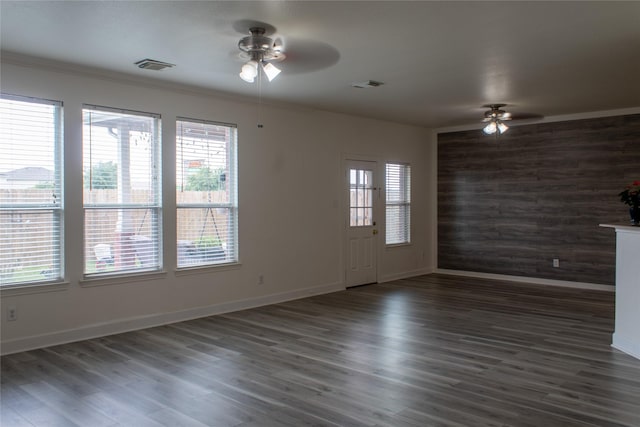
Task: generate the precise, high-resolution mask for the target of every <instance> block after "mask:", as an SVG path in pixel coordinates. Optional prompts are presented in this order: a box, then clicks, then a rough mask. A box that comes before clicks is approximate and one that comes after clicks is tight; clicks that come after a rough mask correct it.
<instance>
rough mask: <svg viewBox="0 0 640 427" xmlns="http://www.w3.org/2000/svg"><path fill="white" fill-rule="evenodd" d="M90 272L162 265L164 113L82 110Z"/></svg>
mask: <svg viewBox="0 0 640 427" xmlns="http://www.w3.org/2000/svg"><path fill="white" fill-rule="evenodd" d="M82 138H83V187H84V192H83V204H84V211H85V218H84V253H85V266H84V273H85V276H100V275H108V274H118V273H120V274H121V273H127V272H137V271H149V270H159V269H161V268H162V248H161V241H162V239H161V214H162V198H161V177H162V173H161V161H160V153H161V147H160V116H159V115H156V114H151V113H139V112H132V111H127V110H118V109H111V108H105V107H96V106H86V105H85V107H84V109H83V136H82Z"/></svg>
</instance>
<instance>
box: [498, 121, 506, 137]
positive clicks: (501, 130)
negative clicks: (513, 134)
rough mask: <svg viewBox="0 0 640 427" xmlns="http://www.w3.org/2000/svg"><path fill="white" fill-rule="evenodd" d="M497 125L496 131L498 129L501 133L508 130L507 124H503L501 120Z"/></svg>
mask: <svg viewBox="0 0 640 427" xmlns="http://www.w3.org/2000/svg"><path fill="white" fill-rule="evenodd" d="M497 126H498V131H500V133H501V134H502V133H505V132H506V131H508V130H509V126H507V125H505V124H504V123H502V122H501V121H498V124H497Z"/></svg>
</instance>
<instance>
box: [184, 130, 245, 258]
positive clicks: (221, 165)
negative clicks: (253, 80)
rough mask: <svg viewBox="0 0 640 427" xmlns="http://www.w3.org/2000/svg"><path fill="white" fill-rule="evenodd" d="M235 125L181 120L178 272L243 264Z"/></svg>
mask: <svg viewBox="0 0 640 427" xmlns="http://www.w3.org/2000/svg"><path fill="white" fill-rule="evenodd" d="M236 135H237V132H236V127H235V125H229V124H221V123H213V122H205V121H196V120H189V119H183V120H178V122H177V125H176V206H177V214H176V217H177V224H176V229H177V254H178V267H190V266H197V265H212V264H224V263H231V262H237V261H238V237H237V235H238V204H237V179H236V169H237V166H236V145H237V142H236V139H237V136H236Z"/></svg>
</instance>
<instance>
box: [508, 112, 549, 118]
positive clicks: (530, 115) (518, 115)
mask: <svg viewBox="0 0 640 427" xmlns="http://www.w3.org/2000/svg"><path fill="white" fill-rule="evenodd" d="M543 118H544V116H543V115H542V114H535V113H513V114H511V120H540V119H543Z"/></svg>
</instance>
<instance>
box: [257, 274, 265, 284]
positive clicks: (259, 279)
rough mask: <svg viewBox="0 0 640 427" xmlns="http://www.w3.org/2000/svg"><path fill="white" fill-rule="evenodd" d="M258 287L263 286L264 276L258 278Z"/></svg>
mask: <svg viewBox="0 0 640 427" xmlns="http://www.w3.org/2000/svg"><path fill="white" fill-rule="evenodd" d="M258 285H264V276H263V275H262V274H261V275H259V276H258Z"/></svg>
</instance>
